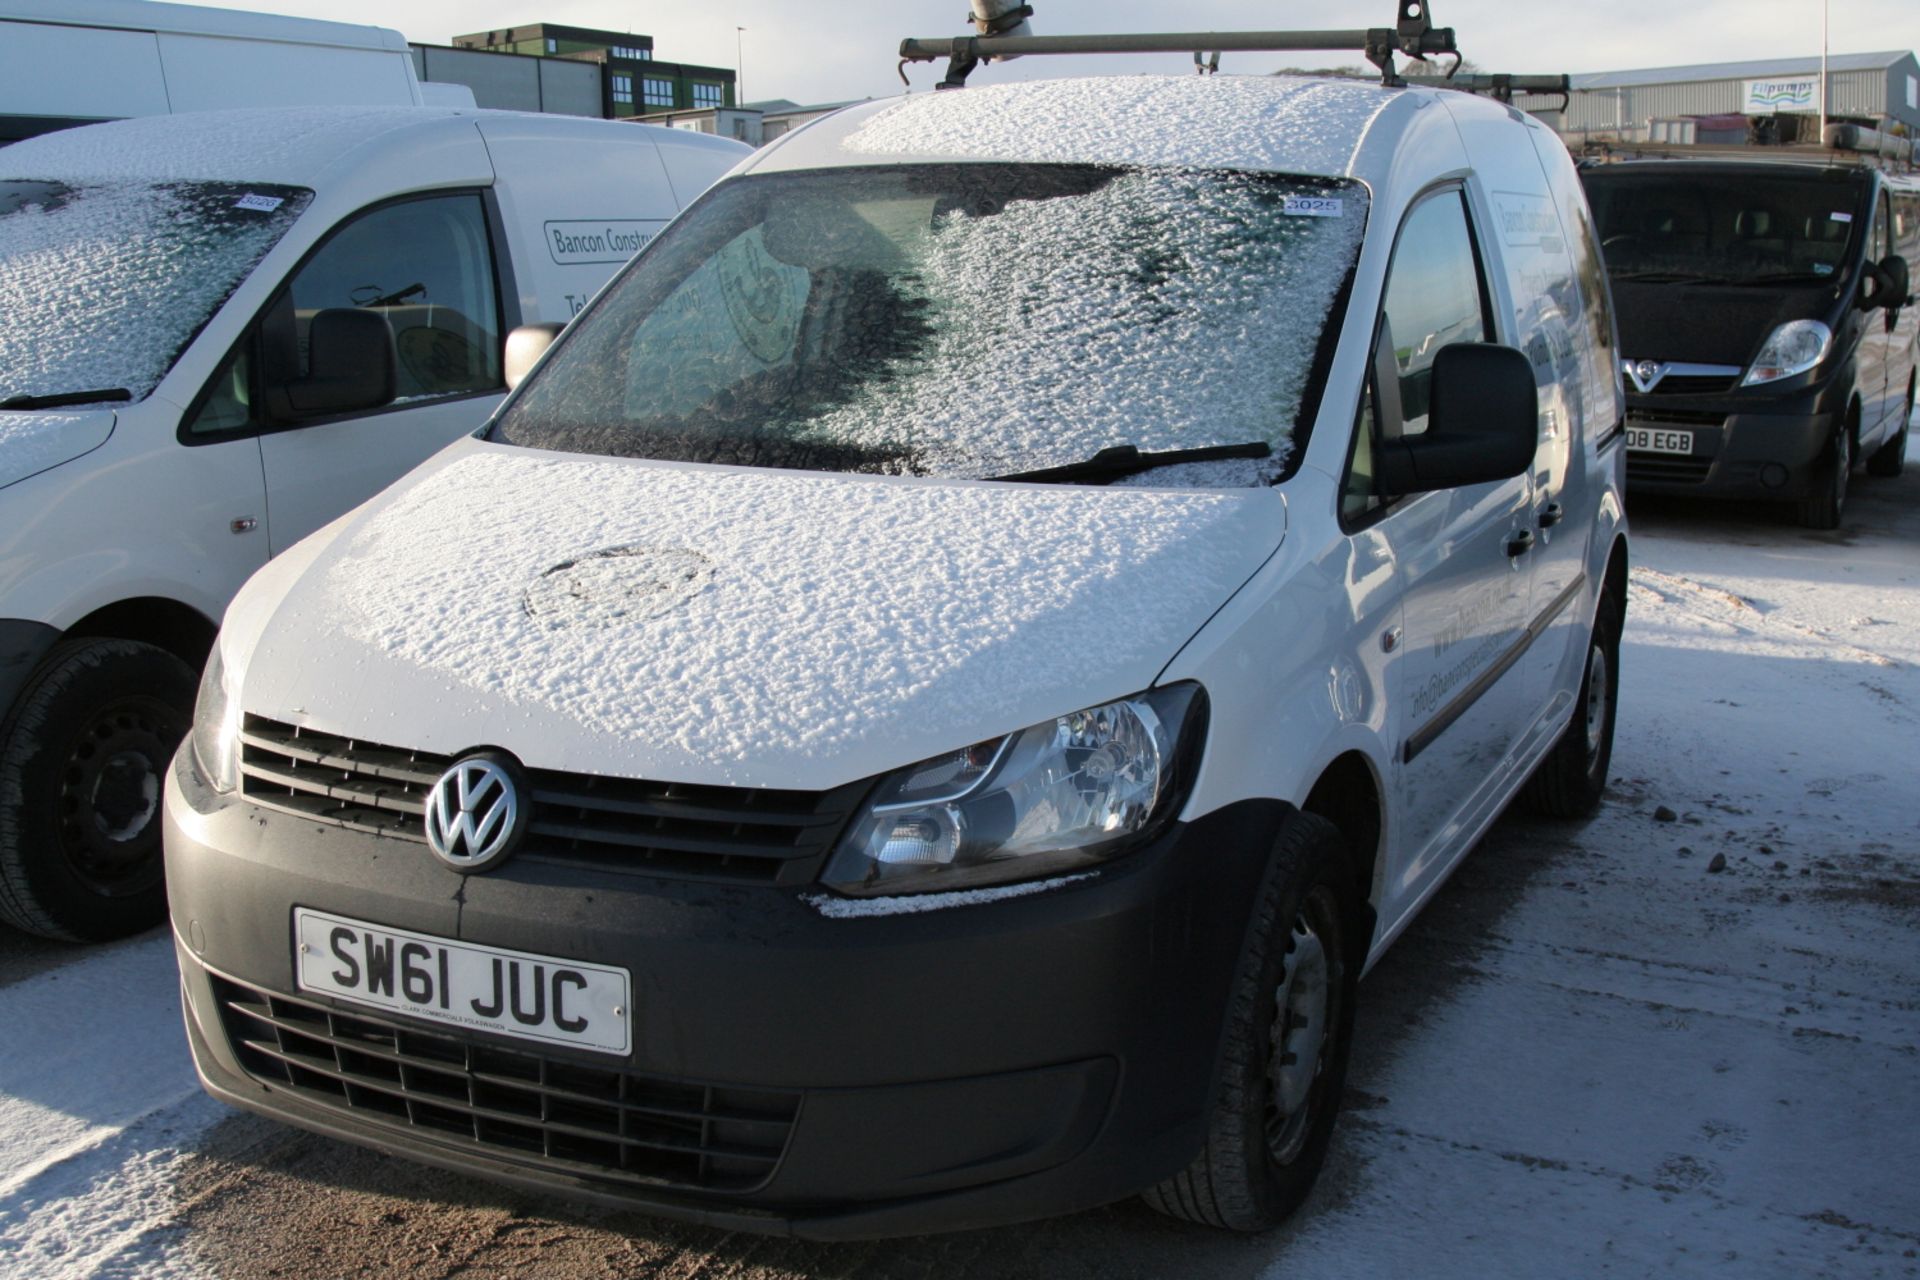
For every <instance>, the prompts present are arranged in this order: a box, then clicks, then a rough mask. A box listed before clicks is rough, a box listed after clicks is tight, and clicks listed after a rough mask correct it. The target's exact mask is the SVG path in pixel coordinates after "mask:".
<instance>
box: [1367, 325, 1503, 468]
mask: <svg viewBox="0 0 1920 1280" xmlns="http://www.w3.org/2000/svg"><path fill="white" fill-rule="evenodd" d="M1431 377H1432V385H1431V390H1430V392H1429V401H1428V407H1427V429H1426V430H1425V431H1423V432H1421V433H1420V434H1419V435H1411V436H1401V437H1399V438H1398V439H1395V440H1385V441H1382V442H1381V448H1380V456H1379V457H1378V458H1377V459H1376V460H1375V462H1374V466H1375V468H1376V474H1377V476H1378V479H1379V483H1380V485H1381V487H1382V488H1383V489H1384V490H1385V491H1386V492H1388V493H1395V494H1402V493H1427V492H1430V491H1432V490H1435V489H1457V488H1460V487H1462V486H1464V485H1470V484H1484V483H1486V482H1488V481H1491V480H1505V479H1508V478H1510V477H1512V476H1517V475H1520V474H1522V473H1524V472H1525V471H1526V469H1527V468H1528V467H1530V466H1532V465H1533V455H1534V450H1535V449H1536V448H1537V447H1538V445H1539V441H1540V396H1539V391H1538V388H1537V387H1536V385H1535V383H1534V379H1533V363H1532V362H1531V361H1529V360H1528V359H1527V357H1526V356H1525V355H1523V354H1522V353H1520V352H1519V351H1516V350H1514V349H1513V348H1512V347H1503V346H1498V345H1496V344H1494V343H1490V342H1455V343H1451V344H1449V345H1447V346H1444V347H1442V348H1440V350H1439V351H1438V352H1437V353H1436V354H1435V356H1434V360H1433V369H1432V374H1431Z"/></svg>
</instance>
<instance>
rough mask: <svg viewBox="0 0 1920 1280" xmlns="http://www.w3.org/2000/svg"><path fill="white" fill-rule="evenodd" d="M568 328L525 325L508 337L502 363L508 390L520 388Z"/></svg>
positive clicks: (550, 325) (549, 325) (555, 325)
mask: <svg viewBox="0 0 1920 1280" xmlns="http://www.w3.org/2000/svg"><path fill="white" fill-rule="evenodd" d="M564 328H566V326H565V325H559V324H523V325H521V326H520V327H519V328H517V329H515V330H514V331H513V332H512V333H509V334H508V335H507V350H506V355H505V357H504V358H503V361H502V367H503V368H504V370H505V372H506V376H507V390H509V391H511V390H513V389H514V388H515V387H517V386H519V385H520V383H521V381H522V380H523V379H525V378H526V376H527V374H528V373H530V372H532V370H533V366H534V365H536V364H538V363H540V357H541V356H543V355H545V354H547V348H548V347H550V346H552V345H553V340H554V339H555V338H557V337H559V336H560V330H562V329H564Z"/></svg>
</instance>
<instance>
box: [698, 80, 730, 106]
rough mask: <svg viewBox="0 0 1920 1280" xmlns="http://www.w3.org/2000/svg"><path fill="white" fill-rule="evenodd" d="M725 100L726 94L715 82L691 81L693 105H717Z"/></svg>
mask: <svg viewBox="0 0 1920 1280" xmlns="http://www.w3.org/2000/svg"><path fill="white" fill-rule="evenodd" d="M725 100H726V95H725V93H724V92H723V91H722V89H721V88H720V86H719V85H717V84H706V83H704V82H703V81H699V80H695V81H694V82H693V105H694V106H696V107H717V106H719V105H720V104H721V103H722V102H724V101H725Z"/></svg>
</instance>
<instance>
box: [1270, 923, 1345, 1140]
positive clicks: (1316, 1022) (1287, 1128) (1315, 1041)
mask: <svg viewBox="0 0 1920 1280" xmlns="http://www.w3.org/2000/svg"><path fill="white" fill-rule="evenodd" d="M1287 942H1288V946H1287V956H1286V961H1285V965H1284V968H1283V970H1282V973H1281V977H1280V982H1279V984H1278V985H1277V986H1276V987H1275V988H1274V992H1273V1026H1272V1030H1271V1032H1270V1033H1269V1040H1268V1054H1267V1080H1266V1083H1267V1108H1266V1112H1267V1114H1266V1133H1267V1154H1268V1155H1269V1156H1270V1157H1272V1159H1273V1160H1274V1162H1275V1163H1276V1164H1283V1165H1284V1164H1289V1163H1291V1162H1292V1161H1293V1160H1294V1159H1295V1158H1296V1157H1298V1156H1299V1154H1300V1152H1301V1150H1302V1149H1303V1148H1304V1147H1305V1146H1306V1142H1307V1135H1308V1132H1309V1131H1310V1129H1311V1128H1312V1121H1313V1117H1314V1113H1315V1111H1316V1107H1315V1105H1314V1104H1315V1102H1316V1096H1315V1095H1316V1089H1315V1086H1316V1085H1317V1084H1318V1083H1319V1082H1320V1079H1321V1076H1322V1075H1323V1074H1324V1072H1325V1070H1326V1059H1327V1054H1326V1049H1327V1034H1328V1030H1329V1028H1330V1027H1331V1026H1332V1024H1333V1013H1334V1008H1333V1002H1334V990H1333V963H1332V959H1331V957H1330V956H1329V955H1328V953H1327V949H1326V945H1325V944H1324V943H1323V942H1322V941H1321V937H1320V933H1319V931H1318V930H1317V929H1316V928H1315V927H1314V922H1313V920H1312V918H1311V914H1310V911H1309V909H1308V908H1307V907H1306V906H1303V907H1302V908H1301V911H1300V914H1299V916H1298V917H1297V918H1296V919H1295V920H1294V922H1293V927H1292V929H1291V930H1290V931H1289V935H1288V939H1287Z"/></svg>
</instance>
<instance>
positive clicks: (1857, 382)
mask: <svg viewBox="0 0 1920 1280" xmlns="http://www.w3.org/2000/svg"><path fill="white" fill-rule="evenodd" d="M1892 252H1893V234H1892V217H1891V215H1890V213H1889V210H1888V207H1887V193H1886V191H1885V190H1884V189H1883V190H1881V191H1878V192H1876V193H1875V195H1874V199H1873V223H1872V226H1871V227H1870V228H1869V230H1868V232H1867V262H1868V264H1869V265H1872V264H1874V263H1878V262H1879V261H1880V260H1881V259H1882V258H1884V257H1886V256H1887V255H1888V254H1890V253H1892ZM1862 321H1863V324H1864V331H1863V332H1862V334H1861V336H1860V354H1859V356H1858V357H1857V360H1856V362H1855V364H1854V382H1853V385H1854V390H1855V391H1856V392H1857V393H1858V394H1859V396H1860V439H1859V441H1858V443H1859V444H1860V445H1862V446H1871V445H1872V444H1873V443H1874V442H1875V441H1877V440H1879V439H1880V438H1881V436H1882V434H1883V432H1882V431H1881V423H1882V421H1883V420H1884V419H1885V418H1886V416H1887V398H1888V391H1887V379H1888V368H1887V366H1888V365H1889V364H1891V363H1892V360H1893V336H1894V331H1895V329H1896V328H1897V327H1898V325H1899V315H1898V313H1896V312H1893V311H1888V310H1874V311H1869V312H1868V313H1867V314H1866V315H1865V316H1863V317H1862ZM1901 391H1902V393H1903V394H1904V392H1905V391H1906V387H1905V386H1904V384H1903V385H1902V387H1901ZM1866 451H1867V450H1866V449H1865V448H1863V449H1862V450H1861V452H1863V453H1864V452H1866ZM1854 461H1856V462H1858V461H1859V458H1858V457H1857V456H1856V457H1855V459H1854Z"/></svg>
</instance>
